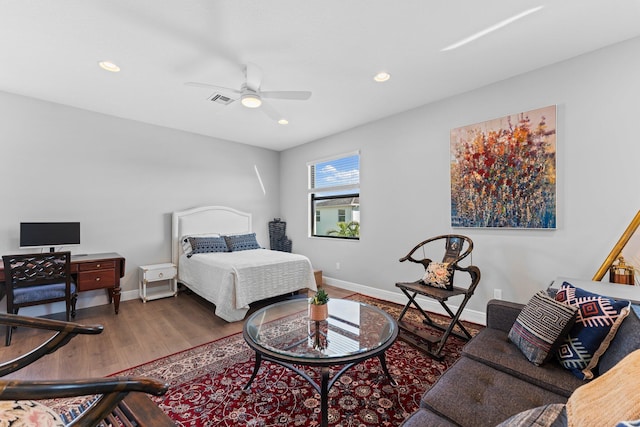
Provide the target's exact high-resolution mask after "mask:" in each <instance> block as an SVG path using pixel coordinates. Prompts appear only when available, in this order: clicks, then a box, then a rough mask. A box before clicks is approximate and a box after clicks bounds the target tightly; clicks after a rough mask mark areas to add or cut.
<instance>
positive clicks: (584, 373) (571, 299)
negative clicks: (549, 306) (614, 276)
mask: <svg viewBox="0 0 640 427" xmlns="http://www.w3.org/2000/svg"><path fill="white" fill-rule="evenodd" d="M556 301H561V302H563V303H565V304H569V305H573V306H575V307H578V315H577V317H576V322H575V324H574V325H573V328H571V331H569V334H568V335H567V337H566V338H565V339H564V342H563V343H562V344H561V345H560V347H559V348H558V351H557V352H556V356H557V358H558V360H559V361H560V364H561V365H562V366H564V367H565V368H566V369H568V370H570V371H571V372H572V373H573V374H574V375H575V376H576V377H578V378H580V379H583V380H589V379H592V378H593V377H594V376H595V375H594V373H593V370H594V369H595V367H596V366H597V365H598V360H600V356H601V355H602V354H603V353H604V352H605V351H606V350H607V348H608V347H609V343H610V342H611V340H612V339H613V338H614V337H615V335H616V332H617V331H618V327H619V326H620V324H621V323H622V321H623V320H624V318H625V317H627V315H628V314H629V310H630V306H631V303H630V302H629V301H616V300H613V299H610V298H607V297H604V296H602V295H598V294H594V293H591V292H587V291H585V290H584V289H581V288H576V287H574V286H573V285H571V284H570V283H567V282H564V283H563V284H562V286H561V287H560V290H559V291H558V293H557V294H556Z"/></svg>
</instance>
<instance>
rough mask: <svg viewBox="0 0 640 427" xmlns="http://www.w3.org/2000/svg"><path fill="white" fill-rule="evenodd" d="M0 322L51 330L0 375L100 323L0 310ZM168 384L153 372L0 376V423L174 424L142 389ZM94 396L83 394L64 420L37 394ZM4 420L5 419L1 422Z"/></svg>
mask: <svg viewBox="0 0 640 427" xmlns="http://www.w3.org/2000/svg"><path fill="white" fill-rule="evenodd" d="M0 324H2V325H7V326H9V327H16V326H21V327H30V328H38V329H45V330H49V331H52V332H53V336H51V337H50V338H49V339H48V340H46V341H45V342H44V343H42V344H41V345H40V346H38V347H37V348H35V349H33V350H32V351H30V352H29V353H26V354H23V355H21V356H19V357H17V358H15V359H13V360H10V361H7V362H4V363H1V364H0V377H4V376H5V375H8V374H10V373H12V372H15V371H17V370H19V369H21V368H23V367H25V366H27V365H29V364H30V363H32V362H34V361H36V360H38V359H40V358H41V357H43V356H45V355H46V354H49V353H53V352H54V351H56V350H57V349H58V348H60V347H62V346H63V345H65V344H67V343H68V342H69V341H70V340H71V339H72V338H73V337H75V336H76V335H78V334H99V333H101V332H102V330H103V327H102V326H101V325H80V324H78V323H72V322H64V321H59V320H50V319H42V318H32V317H26V316H18V315H14V314H5V313H0ZM166 391H167V385H166V384H164V383H162V382H160V381H157V380H155V379H152V378H142V377H110V378H92V379H80V380H53V381H28V380H16V379H3V378H0V425H12V424H11V423H10V422H8V421H13V422H16V423H17V420H18V419H19V420H20V421H21V422H23V421H24V423H23V424H20V423H17V424H16V425H21V426H23V425H24V426H30V425H34V426H40V425H42V426H78V427H85V426H86V427H89V426H111V425H114V426H115V425H123V426H140V427H145V426H149V427H152V426H153V427H161V426H162V427H164V426H167V427H168V426H175V423H173V422H172V421H171V420H170V419H169V417H168V416H167V415H166V414H165V413H164V412H162V410H161V409H160V408H159V407H158V406H157V405H156V404H155V403H153V401H151V399H149V398H148V397H147V396H145V395H144V394H142V393H148V394H153V395H156V396H160V395H163V394H164V393H165V392H166ZM77 396H95V397H94V398H90V399H88V401H89V402H90V404H88V405H83V407H82V408H81V409H80V410H79V412H78V413H77V414H75V415H77V416H74V417H73V419H71V420H67V419H65V418H63V417H61V416H60V415H59V414H56V413H54V412H53V411H52V410H51V409H50V408H47V407H46V406H44V405H42V404H41V403H39V402H36V401H37V400H41V399H55V398H67V397H77ZM5 423H7V424H5Z"/></svg>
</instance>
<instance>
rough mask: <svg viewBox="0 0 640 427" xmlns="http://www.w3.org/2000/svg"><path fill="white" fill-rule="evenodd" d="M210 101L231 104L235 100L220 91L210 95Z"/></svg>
mask: <svg viewBox="0 0 640 427" xmlns="http://www.w3.org/2000/svg"><path fill="white" fill-rule="evenodd" d="M209 101H211V102H215V103H217V104H222V105H229V104H231V103H232V102H233V101H234V100H233V99H231V98H229V97H228V96H224V95H222V94H219V93H214V94H213V95H211V96H210V97H209Z"/></svg>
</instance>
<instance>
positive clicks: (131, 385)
mask: <svg viewBox="0 0 640 427" xmlns="http://www.w3.org/2000/svg"><path fill="white" fill-rule="evenodd" d="M168 387H169V386H168V385H167V384H165V383H162V382H160V381H158V380H156V379H153V378H143V377H111V378H95V379H82V380H73V381H65V380H55V381H21V380H8V381H7V380H0V400H40V399H54V398H64V397H76V396H90V395H102V396H100V397H99V398H98V399H97V400H96V401H95V402H94V403H92V404H91V405H90V406H89V407H88V408H87V409H86V410H85V411H84V412H83V413H82V414H80V416H78V417H77V418H76V419H75V420H74V421H73V422H72V423H71V424H69V425H70V426H94V425H97V424H98V422H100V421H101V420H104V419H105V418H106V417H107V415H109V414H110V413H111V412H112V411H113V410H114V409H115V407H116V406H117V405H118V403H119V402H120V401H121V400H122V399H124V398H125V397H126V396H127V394H129V392H142V393H148V394H153V395H155V396H161V395H163V394H164V393H166V391H167V389H168Z"/></svg>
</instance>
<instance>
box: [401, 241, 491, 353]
mask: <svg viewBox="0 0 640 427" xmlns="http://www.w3.org/2000/svg"><path fill="white" fill-rule="evenodd" d="M436 242H437V243H444V256H443V258H442V262H437V261H432V260H431V259H430V258H428V257H427V253H430V252H431V251H432V250H433V245H435V244H436ZM427 248H428V249H429V251H427ZM471 251H473V241H472V240H471V239H470V238H469V237H467V236H462V235H459V234H447V235H442V236H436V237H432V238H430V239H427V240H424V241H422V242H420V243H418V244H417V245H416V246H415V247H414V248H413V249H411V251H410V252H409V254H408V255H406V256H404V257H402V258H400V262H404V261H410V262H414V263H418V264H422V266H423V267H424V269H425V275H424V276H423V278H421V279H419V280H416V281H415V282H399V283H396V286H397V287H398V288H400V290H401V291H402V292H403V293H404V294H405V296H406V297H407V298H408V299H409V301H408V302H407V304H406V305H405V306H404V308H403V310H402V312H401V313H400V315H399V317H398V325H399V327H400V331H401V334H400V336H401V338H403V339H405V340H406V341H408V342H409V343H411V344H413V345H416V346H418V347H421V348H423V349H424V350H426V351H427V353H429V354H430V355H431V356H433V357H435V358H441V357H442V355H441V352H442V349H443V348H444V346H445V344H446V342H447V339H448V338H449V336H450V335H455V336H458V337H460V338H462V339H465V340H468V339H470V338H471V334H470V333H469V331H467V329H466V328H465V327H464V325H463V324H462V322H460V315H461V314H462V311H463V310H464V308H465V306H466V305H467V302H468V301H469V299H470V298H471V296H472V295H473V293H474V291H475V289H476V287H477V286H478V283H479V282H480V269H478V267H476V266H474V265H470V266H468V267H461V266H460V265H459V262H460V261H462V260H463V259H464V258H466V257H467V256H469V255H470V254H471ZM420 252H422V256H421V257H420V256H419V255H417V254H416V253H418V254H420ZM456 272H461V273H462V272H463V273H467V274H469V277H470V282H469V284H468V285H467V286H458V285H456V282H455V281H454V277H455V273H456ZM458 274H460V273H458ZM458 282H460V281H459V280H458ZM418 295H421V296H423V297H427V298H431V299H434V300H436V301H438V302H439V303H440V305H441V306H442V308H444V310H445V311H446V313H447V314H448V315H449V317H450V319H451V320H450V322H449V324H448V325H446V326H442V325H439V324H438V323H436V322H435V321H434V320H433V319H432V318H431V317H430V316H429V315H428V314H427V312H426V311H425V310H424V309H423V308H422V307H421V306H420V304H418V301H417V300H416V297H417V296H418ZM459 295H461V296H463V300H462V303H461V304H460V305H459V306H458V308H457V310H456V311H455V313H454V311H453V310H452V309H451V308H450V307H449V306H447V300H448V299H449V298H451V297H455V296H459ZM412 305H413V306H414V307H415V308H416V309H418V311H419V313H420V315H421V316H422V318H423V319H422V322H423V323H424V324H425V325H428V326H429V327H430V328H435V329H437V330H438V331H440V332H442V334H440V335H433V334H431V333H428V332H425V331H423V330H422V329H421V328H418V327H417V326H415V325H412V324H411V323H410V322H406V321H403V318H404V316H405V314H406V313H407V311H408V310H409V308H410V307H411V306H412ZM456 326H457V327H458V328H459V331H457V330H455V329H454V328H455V327H456ZM416 337H417V338H418V339H417V338H416Z"/></svg>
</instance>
